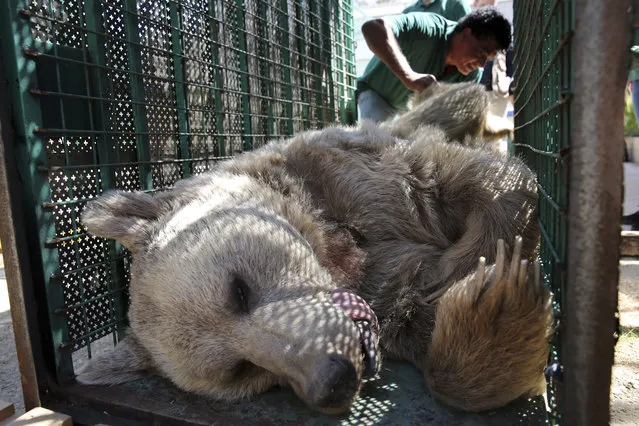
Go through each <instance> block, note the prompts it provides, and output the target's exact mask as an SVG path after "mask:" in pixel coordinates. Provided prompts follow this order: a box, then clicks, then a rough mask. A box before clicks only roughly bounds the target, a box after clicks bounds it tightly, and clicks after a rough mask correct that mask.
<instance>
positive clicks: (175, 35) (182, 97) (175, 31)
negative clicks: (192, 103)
mask: <svg viewBox="0 0 639 426" xmlns="http://www.w3.org/2000/svg"><path fill="white" fill-rule="evenodd" d="M180 7H181V6H180V5H178V4H177V3H176V2H170V3H169V14H170V19H171V46H172V48H173V72H174V73H175V75H174V81H175V101H176V106H177V108H176V114H177V119H178V131H179V143H180V158H182V159H188V158H189V157H190V156H191V153H190V150H189V138H188V136H187V135H188V133H189V117H188V111H189V106H188V105H187V99H186V84H184V83H183V82H184V81H185V80H186V79H185V78H184V63H183V56H182V52H183V49H182V37H181V28H182V25H181V23H180V9H179V8H180ZM190 175H191V168H190V167H189V163H188V162H184V163H182V176H183V177H188V176H190Z"/></svg>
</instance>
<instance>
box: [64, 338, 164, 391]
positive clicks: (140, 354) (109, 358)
mask: <svg viewBox="0 0 639 426" xmlns="http://www.w3.org/2000/svg"><path fill="white" fill-rule="evenodd" d="M151 370H152V369H151V360H150V359H149V356H148V354H147V352H146V350H145V349H144V348H143V347H142V346H140V344H139V343H138V342H137V340H135V338H134V337H133V336H127V337H125V338H124V339H123V340H122V341H121V342H120V343H118V345H117V346H115V347H111V348H109V349H108V350H107V351H105V352H102V353H100V354H98V355H96V356H94V357H93V358H91V359H90V360H89V361H88V363H87V365H85V366H84V368H82V369H81V370H80V372H79V373H78V375H77V376H76V380H77V381H78V382H80V383H82V384H84V385H114V384H118V383H124V382H130V381H131V380H137V379H141V378H144V377H147V376H149V375H150V374H152V371H151Z"/></svg>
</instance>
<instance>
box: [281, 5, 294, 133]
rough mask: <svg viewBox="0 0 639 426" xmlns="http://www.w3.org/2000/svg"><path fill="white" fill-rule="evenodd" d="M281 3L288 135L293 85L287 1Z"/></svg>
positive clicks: (291, 111)
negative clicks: (282, 7) (282, 6)
mask: <svg viewBox="0 0 639 426" xmlns="http://www.w3.org/2000/svg"><path fill="white" fill-rule="evenodd" d="M280 1H281V4H282V5H284V8H285V9H286V13H284V12H283V11H282V10H281V8H280V10H279V12H280V14H279V21H280V29H281V41H280V44H281V48H282V51H281V55H282V62H283V63H284V97H285V98H286V99H287V100H288V101H289V102H288V103H286V104H285V110H286V117H288V121H287V122H286V129H287V133H288V134H289V135H292V134H293V133H294V125H293V103H292V102H291V101H292V100H293V85H292V79H291V67H290V66H291V52H290V50H289V28H288V19H289V16H288V2H287V0H280Z"/></svg>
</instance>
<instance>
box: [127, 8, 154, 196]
mask: <svg viewBox="0 0 639 426" xmlns="http://www.w3.org/2000/svg"><path fill="white" fill-rule="evenodd" d="M122 1H123V2H124V5H125V7H124V8H125V11H126V12H127V13H124V14H123V15H124V17H123V18H124V19H123V22H124V31H125V33H126V38H127V60H128V65H129V69H130V70H131V71H133V72H134V73H136V75H131V76H130V79H129V85H130V89H131V100H132V101H133V102H134V107H133V122H134V126H135V130H136V131H137V132H139V134H137V135H136V138H135V144H136V153H137V157H138V160H139V161H142V162H146V161H149V160H150V158H151V153H150V144H149V138H148V136H147V135H146V133H148V131H149V129H148V122H147V117H146V108H145V105H144V101H145V95H144V80H143V79H142V77H141V76H142V75H144V73H143V72H142V59H141V56H142V52H141V49H140V47H141V45H140V40H139V35H138V21H137V14H136V13H135V11H136V10H137V6H136V2H135V0H122ZM140 187H141V188H142V189H150V188H153V174H152V171H151V168H150V167H148V166H146V165H145V164H143V165H141V166H140Z"/></svg>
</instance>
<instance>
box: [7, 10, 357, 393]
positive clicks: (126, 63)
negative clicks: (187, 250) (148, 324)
mask: <svg viewBox="0 0 639 426" xmlns="http://www.w3.org/2000/svg"><path fill="white" fill-rule="evenodd" d="M351 14H352V12H351V2H350V0H331V1H319V0H276V1H265V0H246V1H245V0H241V1H240V0H138V1H135V0H109V1H107V0H94V1H90V0H86V1H85V0H9V1H7V2H3V4H2V6H0V21H1V24H0V26H1V27H2V29H1V30H0V31H2V50H3V52H2V54H3V62H4V64H5V73H6V75H7V79H8V80H9V81H10V82H11V83H13V84H10V86H9V88H8V90H9V92H8V94H9V96H10V101H11V104H12V105H13V108H14V110H13V111H12V112H13V120H14V122H15V124H16V126H15V127H16V133H17V134H18V137H19V139H20V144H19V145H18V146H17V147H16V149H17V153H16V156H17V158H18V159H19V160H20V161H21V163H20V164H19V165H18V167H19V173H20V174H21V176H22V178H23V179H24V184H25V186H26V188H25V190H24V195H23V196H24V197H26V199H25V205H26V207H25V212H26V215H27V216H28V217H29V219H30V220H32V221H31V223H32V224H33V225H35V227H36V228H37V231H36V230H33V231H32V232H34V233H36V232H37V234H38V238H39V239H38V241H34V242H33V243H34V244H33V246H32V250H37V251H39V252H40V254H39V256H36V258H37V259H39V260H40V259H41V268H42V272H43V282H42V285H43V286H44V289H45V290H46V298H45V299H46V300H45V299H43V300H42V303H43V304H45V303H46V311H47V313H48V318H46V320H45V323H48V324H49V327H50V335H51V342H50V344H52V345H53V347H54V351H53V353H54V360H53V362H54V363H55V371H56V375H57V380H58V381H59V382H61V383H64V382H65V381H69V379H71V378H73V375H74V369H73V360H74V355H76V354H78V353H82V351H86V352H87V353H88V355H89V356H90V354H91V343H92V342H93V341H95V340H97V339H100V338H103V337H105V336H108V335H112V336H113V341H114V342H115V341H117V340H118V338H119V336H120V334H121V333H122V331H123V327H124V326H125V325H126V316H125V314H126V309H127V299H128V295H127V283H128V274H129V256H128V253H127V252H126V251H125V250H124V249H123V247H121V246H119V245H118V244H116V243H114V242H112V241H107V240H104V239H101V238H96V237H93V236H90V235H88V234H87V233H86V231H85V229H84V227H83V226H82V224H81V223H80V221H79V217H80V214H81V212H82V208H83V206H84V204H85V202H86V201H87V200H89V199H91V198H93V197H95V196H97V195H98V194H100V193H101V192H102V191H104V190H107V189H111V188H118V189H124V190H143V191H158V190H162V189H163V188H167V187H170V186H171V185H172V184H173V183H175V182H176V181H177V180H178V179H181V178H184V177H188V176H189V175H193V174H198V173H202V172H204V171H206V170H207V169H208V168H209V167H211V166H212V165H214V164H215V162H216V161H218V160H220V159H224V158H227V157H230V156H233V155H235V154H237V153H240V152H243V151H247V150H251V149H253V148H256V147H259V146H261V145H263V144H265V143H266V142H267V141H268V140H270V139H274V138H277V137H280V136H287V135H291V134H293V133H295V132H299V131H302V130H306V129H312V128H319V127H323V126H325V125H327V124H332V123H351V122H352V121H354V99H353V98H354V84H355V75H354V74H355V64H354V42H353V28H352V16H351ZM34 266H35V267H39V266H40V265H34ZM34 274H36V272H34ZM83 356H84V357H85V358H86V357H87V355H86V354H85V355H83Z"/></svg>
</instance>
